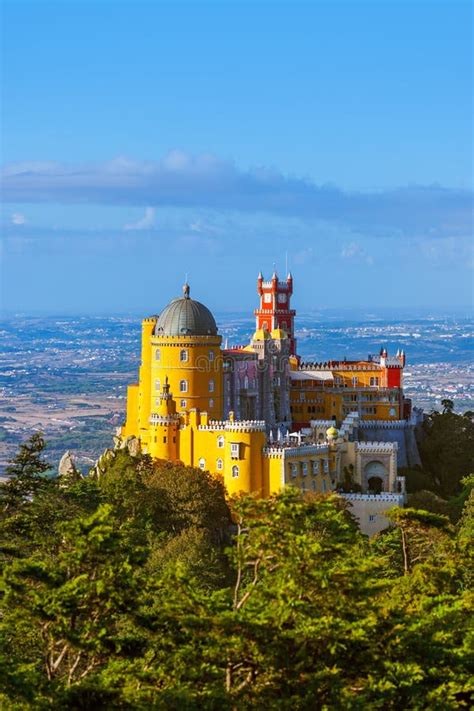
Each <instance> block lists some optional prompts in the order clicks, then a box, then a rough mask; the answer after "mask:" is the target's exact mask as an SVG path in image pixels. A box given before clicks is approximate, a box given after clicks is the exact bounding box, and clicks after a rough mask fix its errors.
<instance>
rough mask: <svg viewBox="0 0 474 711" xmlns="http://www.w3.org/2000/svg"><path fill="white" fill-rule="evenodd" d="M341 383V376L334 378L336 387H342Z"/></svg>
mask: <svg viewBox="0 0 474 711" xmlns="http://www.w3.org/2000/svg"><path fill="white" fill-rule="evenodd" d="M341 382H342V378H341V377H340V375H336V377H335V378H334V385H340V384H341Z"/></svg>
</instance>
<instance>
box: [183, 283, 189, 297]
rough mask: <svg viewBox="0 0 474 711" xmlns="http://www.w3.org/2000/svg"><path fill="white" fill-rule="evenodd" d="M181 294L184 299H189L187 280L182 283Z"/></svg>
mask: <svg viewBox="0 0 474 711" xmlns="http://www.w3.org/2000/svg"><path fill="white" fill-rule="evenodd" d="M183 296H184V298H185V299H189V284H188V281H187V280H186V283H185V284H184V285H183Z"/></svg>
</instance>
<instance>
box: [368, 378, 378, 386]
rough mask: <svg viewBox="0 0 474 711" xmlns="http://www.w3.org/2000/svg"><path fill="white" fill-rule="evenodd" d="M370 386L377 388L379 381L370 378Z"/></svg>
mask: <svg viewBox="0 0 474 711" xmlns="http://www.w3.org/2000/svg"><path fill="white" fill-rule="evenodd" d="M370 384H371V385H372V386H377V385H378V384H379V379H378V378H375V377H374V378H370Z"/></svg>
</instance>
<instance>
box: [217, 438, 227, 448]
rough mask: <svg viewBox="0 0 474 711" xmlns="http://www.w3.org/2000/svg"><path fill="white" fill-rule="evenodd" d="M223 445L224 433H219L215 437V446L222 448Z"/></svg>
mask: <svg viewBox="0 0 474 711" xmlns="http://www.w3.org/2000/svg"><path fill="white" fill-rule="evenodd" d="M224 446H225V437H224V435H219V436H218V437H217V448H218V449H222V448H223V447H224Z"/></svg>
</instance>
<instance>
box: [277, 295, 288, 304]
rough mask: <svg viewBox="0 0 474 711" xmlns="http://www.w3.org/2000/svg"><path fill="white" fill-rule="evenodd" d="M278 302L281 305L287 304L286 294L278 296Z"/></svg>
mask: <svg viewBox="0 0 474 711" xmlns="http://www.w3.org/2000/svg"><path fill="white" fill-rule="evenodd" d="M278 301H279V303H280V304H285V303H286V294H278Z"/></svg>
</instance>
